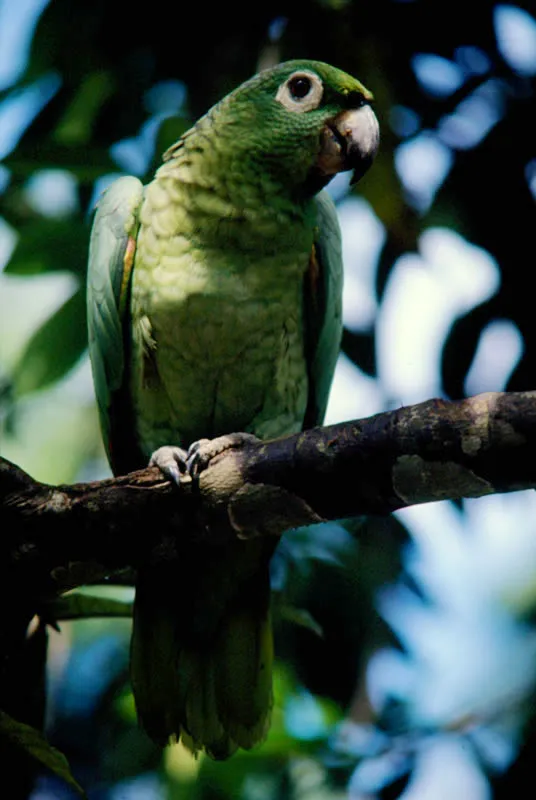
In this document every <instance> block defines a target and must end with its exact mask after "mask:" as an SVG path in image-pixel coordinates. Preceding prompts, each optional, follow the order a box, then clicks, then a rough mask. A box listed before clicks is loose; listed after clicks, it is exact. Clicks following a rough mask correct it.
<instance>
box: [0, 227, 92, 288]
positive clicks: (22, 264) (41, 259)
mask: <svg viewBox="0 0 536 800" xmlns="http://www.w3.org/2000/svg"><path fill="white" fill-rule="evenodd" d="M15 227H16V228H17V230H18V233H19V239H18V242H17V244H16V246H15V249H14V251H13V255H12V256H11V259H10V260H9V263H8V264H7V266H6V268H5V273H6V274H8V275H38V274H40V273H43V272H57V271H60V270H61V271H68V272H76V273H78V274H85V269H86V262H87V248H88V242H89V227H88V226H87V225H85V224H84V223H83V222H81V221H80V220H79V219H61V220H58V219H32V220H31V221H30V222H27V223H26V224H23V225H17V224H15Z"/></svg>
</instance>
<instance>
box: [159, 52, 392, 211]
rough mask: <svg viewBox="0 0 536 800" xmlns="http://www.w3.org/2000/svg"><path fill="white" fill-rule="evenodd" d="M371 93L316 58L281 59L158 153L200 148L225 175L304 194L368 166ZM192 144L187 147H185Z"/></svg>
mask: <svg viewBox="0 0 536 800" xmlns="http://www.w3.org/2000/svg"><path fill="white" fill-rule="evenodd" d="M371 100H372V95H371V93H370V92H369V91H368V90H367V89H365V87H364V86H363V85H362V84H361V83H360V82H359V81H358V80H356V79H355V78H352V77H351V76H350V75H347V74H346V73H345V72H342V71H341V70H339V69H336V68H335V67H332V66H330V65H328V64H324V63H322V62H319V61H308V60H296V61H287V62H285V63H283V64H279V65H277V66H276V67H273V68H271V69H267V70H264V71H263V72H260V73H259V74H258V75H255V76H254V77H253V78H251V79H250V80H248V81H246V83H243V84H242V85H241V86H239V87H238V88H237V89H235V90H234V91H233V92H231V93H230V94H228V95H227V96H226V97H224V98H223V100H221V101H220V102H219V103H218V104H217V105H215V106H214V107H213V108H212V109H211V110H210V111H209V112H208V113H207V114H206V115H205V116H204V117H202V118H201V119H200V120H199V122H198V123H197V124H196V125H195V126H194V128H192V129H191V130H190V131H188V133H186V134H185V136H184V137H183V138H182V140H181V141H179V142H178V143H177V144H176V145H174V146H173V147H172V148H171V149H170V150H169V151H168V153H167V154H166V156H165V158H166V159H170V158H173V157H174V156H176V155H178V154H179V152H180V151H181V150H182V148H183V147H184V148H185V149H186V150H197V151H199V148H200V147H201V148H202V150H203V154H204V156H209V158H208V162H212V164H211V168H213V164H214V159H213V158H211V157H210V154H209V153H208V152H207V145H208V146H209V147H213V148H214V151H215V152H213V153H212V155H213V156H215V155H216V154H217V155H218V161H219V162H220V165H221V166H222V167H223V170H224V171H225V172H226V173H227V174H228V175H229V177H231V176H232V174H233V173H236V172H237V171H239V172H240V173H241V175H242V178H243V179H244V178H245V179H247V178H248V177H250V178H256V179H259V180H265V181H269V182H273V183H275V184H277V185H278V186H279V187H281V186H283V187H286V188H288V189H289V190H290V191H291V193H292V194H293V195H295V194H296V193H297V192H298V193H300V192H302V191H303V193H304V194H305V195H307V196H310V195H312V194H315V193H316V192H317V191H319V189H321V188H322V187H323V186H324V185H325V184H326V183H327V182H328V181H329V180H330V179H331V178H332V177H333V175H335V174H336V173H337V172H341V171H343V170H350V169H353V170H354V172H355V179H356V180H357V179H358V178H359V177H361V175H362V174H363V173H364V172H365V171H366V169H368V167H369V166H370V164H371V163H372V160H373V158H374V155H375V153H376V150H377V148H378V142H379V129H378V123H377V120H376V117H375V116H374V113H373V111H372V109H371V108H370V101H371ZM192 146H193V147H192Z"/></svg>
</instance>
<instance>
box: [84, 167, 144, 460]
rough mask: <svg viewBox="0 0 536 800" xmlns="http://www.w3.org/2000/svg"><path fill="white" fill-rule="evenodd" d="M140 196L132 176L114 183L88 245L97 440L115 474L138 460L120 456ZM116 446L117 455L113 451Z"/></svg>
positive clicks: (126, 420)
mask: <svg viewBox="0 0 536 800" xmlns="http://www.w3.org/2000/svg"><path fill="white" fill-rule="evenodd" d="M142 197H143V185H142V183H141V182H140V181H139V180H138V179H137V178H133V177H124V178H119V180H117V181H115V182H114V183H113V184H112V185H111V186H110V187H109V188H108V189H107V190H106V191H105V192H104V194H103V195H102V197H101V198H100V200H99V202H98V204H97V210H96V213H95V219H94V222H93V227H92V230H91V239H90V245H89V264H88V292H87V317H88V338H89V352H90V357H91V365H92V369H93V382H94V385H95V393H96V396H97V405H98V408H99V416H100V422H101V428H102V434H103V439H104V443H105V447H106V451H107V453H108V459H109V461H110V464H111V465H112V469H113V470H114V472H115V473H116V474H118V473H121V472H123V471H124V472H128V471H129V470H130V469H133V468H134V466H135V463H136V462H137V461H139V456H138V455H137V453H136V455H134V454H133V453H127V452H126V451H127V450H128V449H129V447H130V448H131V449H133V448H134V444H132V445H128V442H129V441H132V440H133V436H132V431H133V425H132V416H131V412H130V411H129V409H130V408H131V406H130V402H129V401H128V387H127V386H126V383H127V381H126V380H125V373H126V365H127V363H128V358H127V353H126V350H127V349H128V341H129V339H128V336H127V335H126V334H125V331H126V327H127V326H126V322H127V321H128V315H129V303H128V300H129V294H130V293H129V285H130V276H131V272H132V265H133V262H134V253H135V247H136V235H137V229H138V212H139V208H140V205H141V201H142ZM122 431H124V432H125V434H126V435H125V436H122V435H121V432H122ZM121 443H122V444H121ZM120 444H121V451H120V452H119V451H118V452H116V445H117V446H118V447H119V445H120Z"/></svg>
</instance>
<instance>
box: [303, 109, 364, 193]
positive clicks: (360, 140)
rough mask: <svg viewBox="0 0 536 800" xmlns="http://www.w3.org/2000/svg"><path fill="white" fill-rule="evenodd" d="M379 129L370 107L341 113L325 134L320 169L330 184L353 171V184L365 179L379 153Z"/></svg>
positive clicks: (329, 124) (318, 167) (318, 162)
mask: <svg viewBox="0 0 536 800" xmlns="http://www.w3.org/2000/svg"><path fill="white" fill-rule="evenodd" d="M379 144H380V126H379V125H378V120H377V119H376V115H375V114H374V111H373V110H372V108H371V107H370V106H369V105H363V106H361V107H360V108H357V109H352V110H350V111H342V112H341V113H340V114H337V116H336V117H334V118H333V119H332V120H330V121H329V122H328V123H327V124H326V125H325V126H324V129H323V131H322V138H321V145H320V153H319V156H318V161H317V165H316V166H317V169H318V170H319V172H320V173H321V174H322V175H324V176H325V177H326V178H327V179H328V180H329V178H331V177H332V176H333V175H335V174H336V173H337V172H345V171H346V170H349V169H353V171H354V174H353V176H352V184H353V183H357V181H358V180H359V179H360V178H362V177H363V175H364V174H365V172H366V171H367V170H368V168H369V167H370V165H371V164H372V162H373V161H374V157H375V155H376V153H377V152H378V146H379Z"/></svg>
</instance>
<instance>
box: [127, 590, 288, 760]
mask: <svg viewBox="0 0 536 800" xmlns="http://www.w3.org/2000/svg"><path fill="white" fill-rule="evenodd" d="M245 599H246V600H247V599H249V598H247V596H246V597H245ZM148 600H149V601H150V602H148ZM183 638H184V637H181V636H177V625H176V620H174V618H173V615H172V614H171V613H170V610H169V605H168V604H165V603H159V602H156V603H155V597H154V595H153V596H152V597H151V598H148V597H147V595H146V596H145V597H143V596H141V597H140V598H139V601H138V598H137V601H136V604H135V613H134V627H133V636H132V652H131V674H132V686H133V691H134V697H135V701H136V708H137V711H138V717H139V719H140V722H141V724H142V726H143V727H144V728H145V730H146V731H147V733H148V734H149V735H150V736H151V738H152V739H153V740H154V741H156V742H157V743H158V744H160V745H162V746H164V745H165V744H167V743H168V742H169V741H170V740H173V739H179V738H180V739H181V741H182V742H183V744H184V745H185V746H186V747H188V749H189V750H191V751H192V752H193V753H194V754H197V753H199V752H201V751H206V752H207V753H208V754H209V755H210V756H211V757H212V758H215V759H225V758H228V757H229V756H230V755H232V754H233V753H234V752H235V751H236V750H237V749H238V748H239V747H241V748H244V749H246V750H248V749H250V748H251V747H253V746H254V745H256V744H258V743H259V742H261V741H262V740H263V739H264V738H265V736H266V734H267V732H268V729H269V725H270V715H271V708H272V662H273V643H272V628H271V623H270V615H269V604H268V603H267V602H266V603H261V604H258V603H256V602H253V603H252V604H249V603H248V605H247V606H246V607H244V605H239V606H238V607H237V604H236V603H235V604H234V606H231V607H230V608H228V609H227V611H226V612H224V615H223V617H222V618H221V619H220V621H219V624H218V626H217V629H216V631H215V634H214V636H213V637H212V638H211V639H210V640H209V641H207V642H199V643H198V642H195V640H194V641H190V642H188V641H186V642H184V641H182V642H181V639H183Z"/></svg>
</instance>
